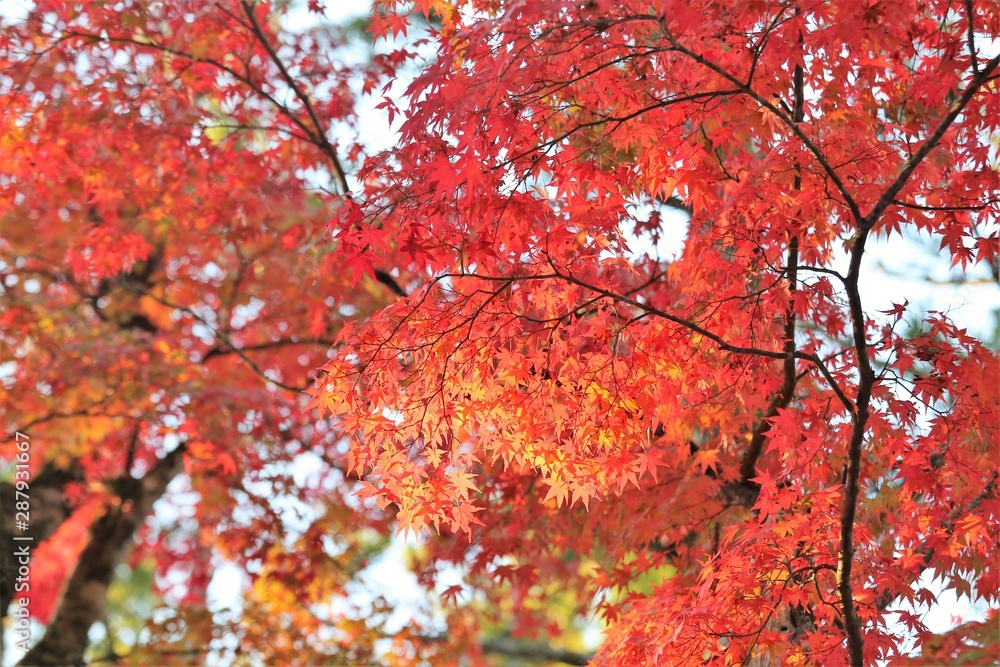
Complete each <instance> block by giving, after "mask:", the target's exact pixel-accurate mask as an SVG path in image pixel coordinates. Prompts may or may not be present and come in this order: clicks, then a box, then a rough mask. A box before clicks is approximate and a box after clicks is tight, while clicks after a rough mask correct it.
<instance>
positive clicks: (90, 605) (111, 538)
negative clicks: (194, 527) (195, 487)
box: [19, 447, 183, 665]
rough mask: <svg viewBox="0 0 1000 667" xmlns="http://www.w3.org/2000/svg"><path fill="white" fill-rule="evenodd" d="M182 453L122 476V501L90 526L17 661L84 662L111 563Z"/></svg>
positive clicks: (128, 541)
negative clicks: (34, 638)
mask: <svg viewBox="0 0 1000 667" xmlns="http://www.w3.org/2000/svg"><path fill="white" fill-rule="evenodd" d="M182 455H183V447H178V448H177V449H175V450H174V451H172V452H171V453H170V454H168V455H167V456H165V457H164V458H163V459H161V460H160V462H159V463H158V464H157V465H156V466H155V467H154V468H153V469H152V470H151V471H150V472H149V473H147V474H146V476H145V477H143V478H142V479H134V478H132V477H125V478H123V479H122V480H121V481H120V486H119V499H120V501H121V502H120V504H119V505H118V506H117V507H114V508H112V509H110V510H109V511H108V513H107V514H105V515H104V516H103V517H101V518H100V519H99V520H98V521H97V522H95V523H94V525H93V526H92V527H91V530H90V542H89V543H88V544H87V547H86V548H85V549H84V551H83V553H82V554H81V555H80V559H79V562H78V563H77V566H76V569H75V570H74V571H73V575H72V576H71V577H70V580H69V583H68V584H67V586H66V592H65V594H64V595H63V597H62V600H61V602H60V604H59V608H58V610H57V611H56V614H55V617H54V618H53V619H52V622H51V623H50V624H49V626H48V627H47V628H46V631H45V635H44V636H43V637H42V639H41V641H39V642H38V643H37V644H36V645H35V646H34V647H33V648H32V649H31V650H30V651H29V652H28V653H27V654H26V655H25V656H24V659H23V660H21V662H20V663H19V664H20V665H82V664H83V654H84V651H86V649H87V646H88V644H89V639H88V633H89V631H90V628H91V626H92V625H93V624H94V623H95V622H97V621H99V620H101V619H102V618H103V617H104V606H105V603H106V601H107V596H108V587H109V586H110V585H111V581H112V579H113V578H114V572H115V567H116V566H117V565H118V564H119V563H120V562H122V560H123V559H124V556H125V554H126V552H127V551H128V548H129V547H130V546H131V544H132V537H133V535H134V534H135V531H136V529H138V528H139V526H140V525H142V522H143V521H145V519H146V517H147V516H148V515H149V513H150V511H151V510H152V508H153V503H154V502H155V501H156V500H157V499H158V498H160V497H161V496H162V495H163V493H164V492H165V491H166V488H167V485H168V484H169V483H170V481H171V480H172V479H173V478H174V477H176V476H177V475H178V474H179V473H180V472H181V470H182V459H181V457H182Z"/></svg>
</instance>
